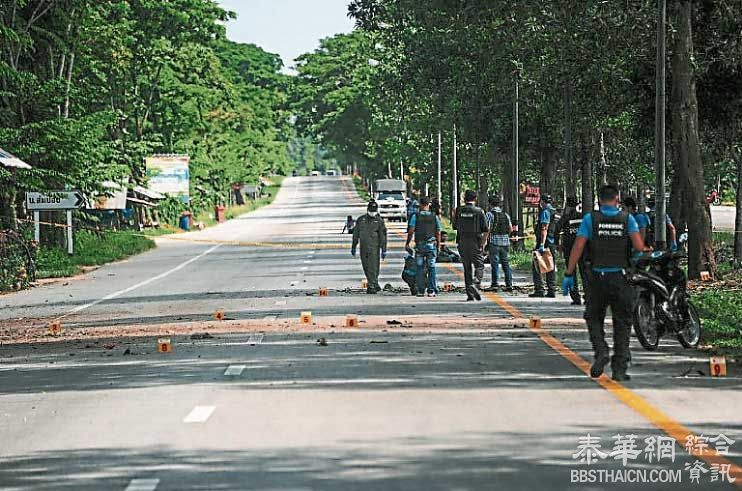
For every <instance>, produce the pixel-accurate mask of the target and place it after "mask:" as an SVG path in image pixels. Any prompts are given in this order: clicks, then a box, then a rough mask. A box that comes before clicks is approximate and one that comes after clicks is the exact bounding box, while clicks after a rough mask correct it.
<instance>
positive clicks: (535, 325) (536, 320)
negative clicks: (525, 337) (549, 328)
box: [528, 317, 541, 329]
mask: <svg viewBox="0 0 742 491" xmlns="http://www.w3.org/2000/svg"><path fill="white" fill-rule="evenodd" d="M528 326H529V327H530V328H531V329H541V317H531V318H530V319H529V320H528Z"/></svg>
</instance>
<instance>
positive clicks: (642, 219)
mask: <svg viewBox="0 0 742 491" xmlns="http://www.w3.org/2000/svg"><path fill="white" fill-rule="evenodd" d="M621 204H622V205H623V208H624V209H625V210H626V211H627V212H629V213H631V216H633V217H634V220H636V225H637V226H638V227H639V235H641V236H642V241H645V240H646V239H647V228H648V227H649V216H648V215H647V214H646V213H642V212H640V211H638V209H637V206H636V200H635V199H634V198H632V197H631V196H629V197H627V198H624V200H623V202H622V203H621Z"/></svg>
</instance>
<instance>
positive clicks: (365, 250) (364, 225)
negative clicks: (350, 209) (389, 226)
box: [350, 200, 386, 294]
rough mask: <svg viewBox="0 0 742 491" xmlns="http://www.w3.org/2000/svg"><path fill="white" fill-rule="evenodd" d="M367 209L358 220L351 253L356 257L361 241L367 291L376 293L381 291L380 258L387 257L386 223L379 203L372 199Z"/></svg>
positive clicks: (354, 230)
mask: <svg viewBox="0 0 742 491" xmlns="http://www.w3.org/2000/svg"><path fill="white" fill-rule="evenodd" d="M367 210H368V211H367V213H366V214H365V215H361V216H360V217H358V220H356V226H355V228H354V229H353V246H352V247H351V249H350V253H351V254H352V255H353V257H355V255H356V249H357V247H358V243H359V242H360V243H361V264H362V265H363V273H364V274H365V275H366V279H367V280H368V289H367V290H366V293H369V294H374V293H378V292H380V291H381V287H380V286H379V265H380V262H381V261H380V260H381V259H385V258H386V225H385V224H384V219H383V218H381V217H380V216H379V204H378V203H377V202H376V201H373V200H372V201H370V202H369V203H368V208H367Z"/></svg>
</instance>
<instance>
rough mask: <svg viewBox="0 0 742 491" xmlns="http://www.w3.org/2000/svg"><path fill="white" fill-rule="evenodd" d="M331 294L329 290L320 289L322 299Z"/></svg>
mask: <svg viewBox="0 0 742 491" xmlns="http://www.w3.org/2000/svg"><path fill="white" fill-rule="evenodd" d="M329 294H330V291H329V290H328V289H327V288H320V289H319V296H320V297H326V296H328V295H329Z"/></svg>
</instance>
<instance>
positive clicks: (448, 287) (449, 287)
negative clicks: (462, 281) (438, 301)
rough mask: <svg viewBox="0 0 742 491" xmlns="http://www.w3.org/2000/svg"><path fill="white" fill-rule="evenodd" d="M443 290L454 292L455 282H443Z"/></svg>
mask: <svg viewBox="0 0 742 491" xmlns="http://www.w3.org/2000/svg"><path fill="white" fill-rule="evenodd" d="M443 291H444V292H452V291H453V284H452V283H449V282H448V281H447V282H445V283H443Z"/></svg>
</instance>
